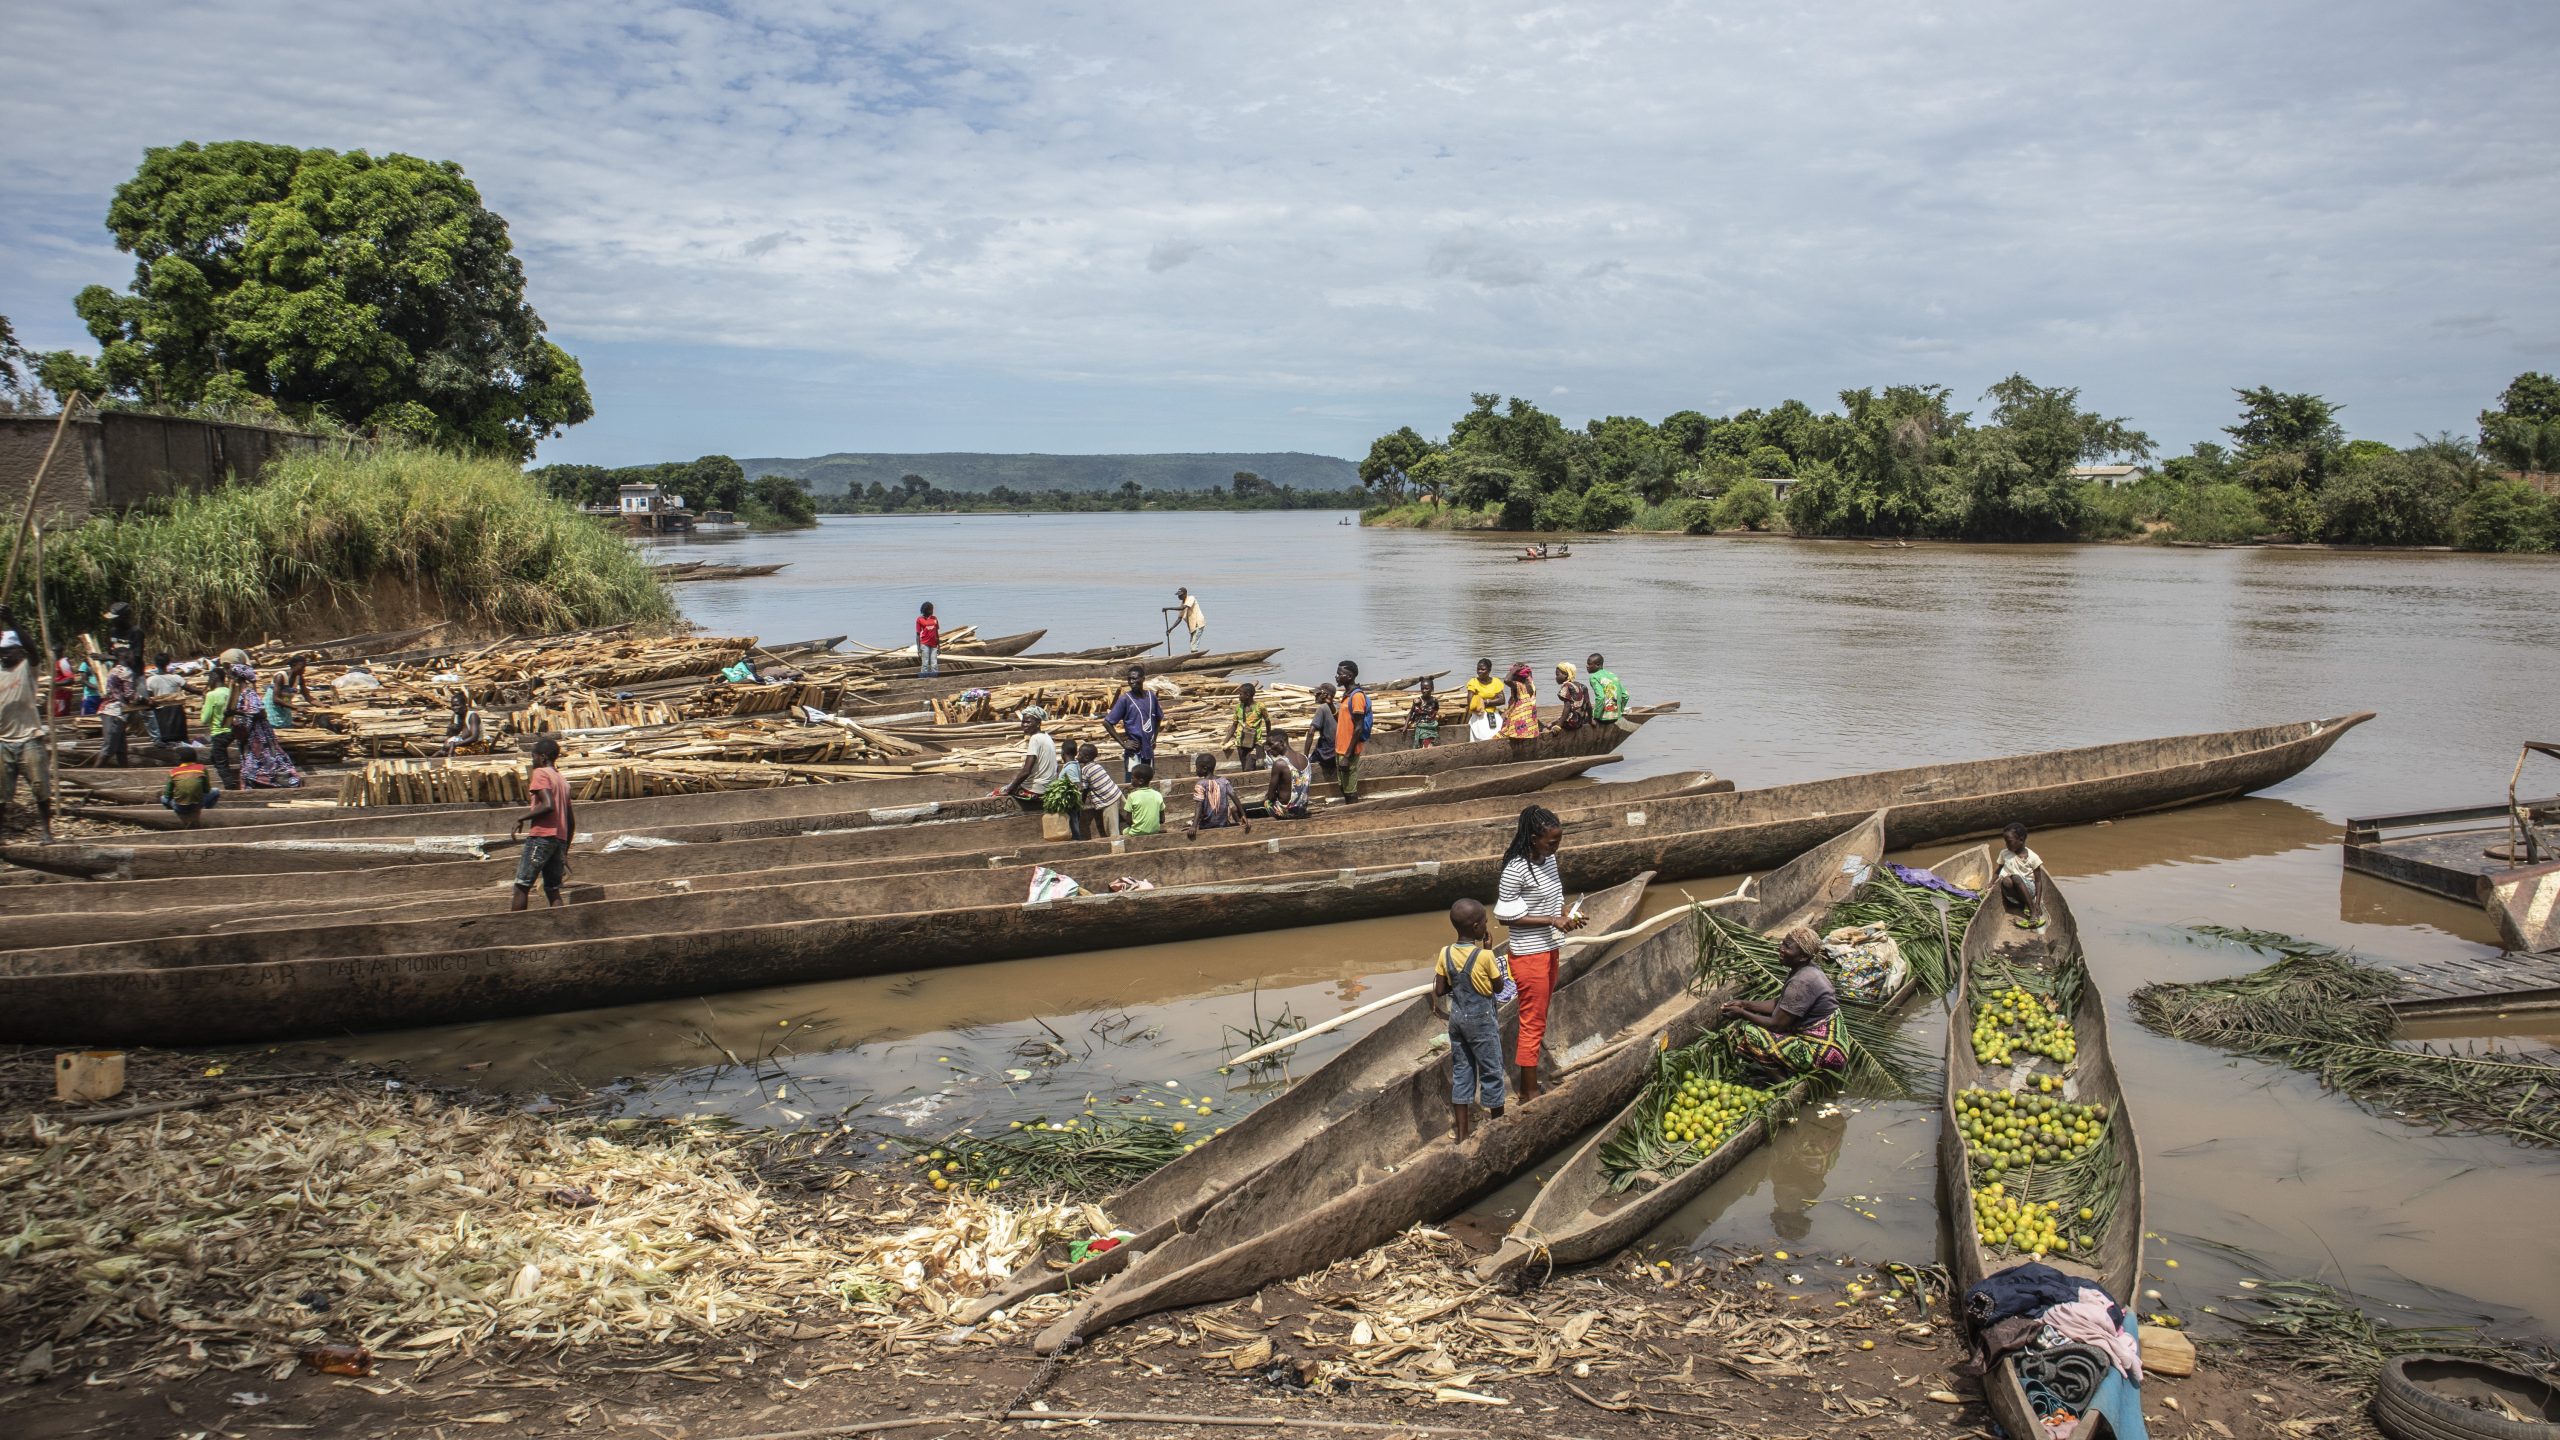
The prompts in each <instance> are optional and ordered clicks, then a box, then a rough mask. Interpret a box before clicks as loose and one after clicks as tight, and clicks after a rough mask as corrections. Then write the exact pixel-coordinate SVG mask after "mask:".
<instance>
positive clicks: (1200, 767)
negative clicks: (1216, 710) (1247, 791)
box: [1183, 750, 1253, 836]
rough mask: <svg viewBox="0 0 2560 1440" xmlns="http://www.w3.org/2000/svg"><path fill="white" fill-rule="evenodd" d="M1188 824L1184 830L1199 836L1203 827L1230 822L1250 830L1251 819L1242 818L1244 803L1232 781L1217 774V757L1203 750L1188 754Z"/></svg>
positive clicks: (1220, 826) (1214, 827) (1220, 827)
mask: <svg viewBox="0 0 2560 1440" xmlns="http://www.w3.org/2000/svg"><path fill="white" fill-rule="evenodd" d="M1191 774H1192V777H1193V778H1192V781H1191V823H1190V824H1189V825H1187V826H1185V827H1183V833H1184V834H1187V835H1193V836H1196V835H1198V834H1199V833H1200V832H1201V831H1203V830H1224V829H1226V828H1227V827H1228V826H1230V825H1240V826H1242V827H1244V833H1246V834H1247V835H1250V834H1252V833H1253V822H1252V821H1250V820H1247V819H1245V818H1244V804H1243V802H1242V801H1239V800H1238V799H1236V787H1235V784H1234V782H1232V781H1230V780H1228V779H1227V777H1226V776H1224V775H1221V774H1219V773H1218V757H1217V756H1216V755H1213V754H1211V753H1210V752H1208V751H1206V750H1203V751H1201V752H1200V753H1199V754H1197V755H1194V756H1192V757H1191Z"/></svg>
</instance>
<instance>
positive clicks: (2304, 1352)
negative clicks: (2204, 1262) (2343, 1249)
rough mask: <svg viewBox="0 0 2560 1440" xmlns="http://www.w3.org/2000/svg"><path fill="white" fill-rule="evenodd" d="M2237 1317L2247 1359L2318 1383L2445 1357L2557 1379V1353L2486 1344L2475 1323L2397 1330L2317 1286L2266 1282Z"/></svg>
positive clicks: (2363, 1381)
mask: <svg viewBox="0 0 2560 1440" xmlns="http://www.w3.org/2000/svg"><path fill="white" fill-rule="evenodd" d="M2237 1298H2238V1299H2239V1300H2240V1301H2241V1305H2242V1308H2241V1309H2240V1310H2239V1311H2238V1312H2236V1313H2235V1314H2234V1315H2233V1317H2232V1318H2234V1319H2236V1320H2237V1321H2238V1322H2239V1324H2240V1328H2241V1332H2242V1335H2243V1337H2244V1339H2243V1341H2242V1343H2243V1346H2244V1348H2246V1349H2248V1350H2249V1351H2250V1352H2251V1353H2252V1354H2255V1355H2258V1356H2261V1357H2263V1358H2265V1359H2268V1360H2271V1361H2274V1362H2275V1363H2277V1364H2281V1365H2283V1366H2285V1367H2287V1368H2288V1369H2293V1370H2298V1371H2301V1372H2303V1373H2304V1374H2307V1375H2313V1376H2316V1377H2318V1378H2320V1379H2323V1380H2328V1381H2332V1382H2335V1383H2339V1384H2347V1385H2371V1384H2373V1383H2374V1381H2375V1380H2377V1379H2378V1378H2380V1376H2381V1374H2382V1368H2383V1367H2384V1366H2385V1365H2388V1364H2390V1363H2391V1362H2392V1361H2393V1360H2394V1359H2396V1358H2398V1357H2400V1356H2402V1355H2421V1354H2423V1355H2451V1356H2453V1357H2455V1358H2457V1359H2463V1360H2480V1361H2486V1362H2487V1363H2489V1364H2493V1365H2505V1366H2508V1367H2510V1368H2513V1369H2517V1370H2523V1371H2526V1372H2528V1373H2537V1374H2540V1375H2543V1376H2545V1377H2552V1376H2555V1375H2560V1353H2555V1352H2553V1351H2552V1350H2551V1349H2550V1348H2548V1347H2547V1346H2546V1347H2539V1348H2530V1349H2528V1348H2524V1347H2519V1346H2515V1345H2508V1344H2502V1343H2500V1342H2499V1341H2497V1340H2494V1339H2492V1338H2490V1337H2489V1336H2488V1335H2487V1334H2486V1333H2484V1332H2483V1330H2482V1329H2481V1327H2479V1326H2478V1325H2471V1324H2459V1323H2454V1322H2452V1321H2450V1320H2442V1319H2440V1320H2439V1321H2438V1322H2437V1323H2430V1324H2401V1323H2395V1322H2392V1321H2388V1320H2379V1319H2376V1318H2375V1317H2374V1316H2372V1315H2370V1314H2368V1313H2366V1311H2365V1309H2364V1307H2363V1306H2362V1305H2361V1304H2359V1303H2358V1302H2357V1300H2356V1297H2355V1296H2353V1295H2350V1294H2348V1293H2347V1292H2345V1291H2343V1290H2339V1289H2336V1288H2334V1287H2332V1286H2328V1285H2323V1284H2321V1283H2320V1282H2319V1281H2317V1280H2268V1281H2262V1282H2260V1283H2259V1285H2258V1287H2257V1288H2256V1289H2255V1290H2252V1291H2250V1292H2249V1293H2248V1294H2246V1295H2244V1296H2240V1297H2237Z"/></svg>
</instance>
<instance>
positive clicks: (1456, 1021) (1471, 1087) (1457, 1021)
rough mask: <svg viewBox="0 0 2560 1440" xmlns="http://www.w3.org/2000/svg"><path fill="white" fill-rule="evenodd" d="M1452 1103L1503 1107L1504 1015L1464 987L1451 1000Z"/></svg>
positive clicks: (1485, 998) (1490, 1001)
mask: <svg viewBox="0 0 2560 1440" xmlns="http://www.w3.org/2000/svg"><path fill="white" fill-rule="evenodd" d="M1461 995H1467V996H1470V997H1471V998H1472V999H1474V1000H1475V1002H1476V1003H1475V1004H1473V1005H1468V1004H1466V1003H1465V1002H1464V1001H1462V1000H1461V999H1460V998H1459V997H1460V996H1461ZM1449 1103H1450V1104H1452V1105H1482V1106H1484V1107H1486V1108H1487V1109H1491V1108H1493V1107H1494V1106H1497V1105H1500V1104H1501V1103H1502V1012H1501V1009H1500V1007H1499V1006H1498V1005H1497V1004H1496V1002H1495V1001H1494V1000H1492V999H1491V998H1490V997H1487V996H1480V995H1473V994H1472V992H1471V991H1470V990H1469V989H1468V987H1466V986H1463V985H1462V986H1459V987H1458V989H1457V990H1456V991H1453V992H1451V994H1450V996H1449Z"/></svg>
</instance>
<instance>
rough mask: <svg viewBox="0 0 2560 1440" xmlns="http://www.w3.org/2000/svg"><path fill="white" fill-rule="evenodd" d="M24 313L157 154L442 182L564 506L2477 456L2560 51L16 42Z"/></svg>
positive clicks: (1571, 24)
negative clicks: (566, 404)
mask: <svg viewBox="0 0 2560 1440" xmlns="http://www.w3.org/2000/svg"><path fill="white" fill-rule="evenodd" d="M7 34H8V42H7V44H6V46H5V48H0V124H5V126H6V129H7V132H8V133H9V134H10V135H11V136H12V137H13V143H12V144H11V145H10V146H8V147H7V148H6V151H5V153H0V313H5V314H7V315H8V316H10V317H11V318H12V319H13V320H14V321H15V322H16V324H17V326H18V329H19V332H20V335H21V337H22V338H24V339H25V340H27V341H28V342H29V343H31V344H35V345H39V346H53V345H65V344H72V343H75V342H78V341H80V340H81V339H82V338H83V337H82V336H81V335H80V334H79V331H78V328H77V325H76V323H75V322H74V320H73V319H72V316H71V313H70V306H69V300H70V296H71V295H72V293H73V292H75V291H76V290H77V289H78V288H79V287H80V286H82V285H84V284H88V283H91V282H94V281H107V282H112V283H122V282H123V281H124V280H125V279H126V278H128V277H129V275H130V270H131V266H130V261H129V260H127V259H126V258H125V257H123V256H120V255H118V254H117V253H116V252H115V250H114V249H113V247H112V246H111V244H110V243H109V242H108V240H107V238H106V234H105V231H104V230H103V228H101V225H100V220H101V218H102V216H103V214H104V212H105V208H106V204H107V200H108V197H109V194H110V193H111V192H112V191H113V189H114V187H115V186H116V184H117V183H118V182H119V181H121V180H123V179H125V178H127V177H128V176H130V175H131V174H132V172H133V169H134V167H135V165H136V164H137V163H138V162H139V160H140V158H141V153H142V151H143V149H144V148H145V147H147V146H152V145H161V144H169V143H174V142H176V141H179V140H186V139H196V140H219V139H256V140H265V141H276V142H287V143H292V144H298V145H307V146H328V147H333V148H354V147H361V148H365V149H369V150H375V151H385V150H401V151H407V152H410V153H414V154H418V155H424V156H428V157H431V158H437V159H450V160H455V161H458V162H460V163H461V164H462V166H463V167H464V168H465V170H466V171H467V172H468V173H469V174H470V175H471V177H472V178H473V179H474V180H475V181H477V182H478V184H479V186H480V189H481V193H482V195H483V197H484V198H485V199H486V200H487V202H488V203H489V204H490V205H491V206H492V207H493V208H495V209H496V210H497V211H498V212H499V213H501V214H502V215H504V216H505V217H506V218H507V220H508V222H509V223H510V225H511V226H512V228H513V232H514V235H515V238H516V245H517V249H518V251H519V253H520V254H521V255H522V257H523V259H524V262H525V266H526V269H527V271H528V272H529V275H530V279H531V290H532V298H533V301H534V304H535V305H536V307H537V308H538V309H539V310H540V311H541V312H542V314H543V316H544V318H545V319H546V320H547V321H548V322H549V324H550V327H551V331H552V334H553V336H554V338H556V339H558V340H559V341H560V342H561V343H562V344H564V345H566V346H567V347H568V348H569V349H570V350H571V351H572V352H573V353H575V354H577V355H578V356H579V357H580V358H581V359H582V361H583V362H584V363H585V365H586V368H587V375H588V380H589V383H590V386H591V388H592V389H593V390H594V392H595V396H596V402H597V409H598V416H597V418H596V419H595V420H594V421H593V422H591V423H590V424H588V425H586V426H583V427H581V428H580V429H579V430H577V431H575V432H573V434H572V435H570V436H568V437H566V438H563V439H560V440H556V441H554V442H552V443H551V444H550V445H548V446H546V447H545V449H544V457H545V458H547V459H566V460H597V461H606V462H617V463H618V462H630V461H640V460H648V459H658V458H664V457H667V456H674V455H688V456H689V455H693V454H697V453H702V452H706V451H725V452H729V453H733V454H738V455H773V454H782V455H791V454H809V453H816V452H821V451H826V450H835V449H852V450H932V449H968V450H1005V451H1011V450H1045V451H1109V450H1141V451H1144V450H1195V449H1196V450H1209V449H1222V450H1248V449H1250V450H1264V449H1274V450H1276V449H1301V450H1313V451H1320V452H1327V453H1333V454H1342V455H1354V456H1356V455H1358V454H1360V453H1362V452H1363V451H1364V450H1365V448H1366V446H1367V444H1368V441H1369V439H1370V438H1371V437H1372V436H1374V435H1375V434H1377V433H1378V432H1379V431H1381V430H1385V429H1391V428H1393V427H1394V426H1396V425H1399V424H1406V423H1411V424H1414V425H1415V426H1417V427H1418V428H1421V429H1423V430H1425V431H1426V432H1429V433H1438V432H1440V431H1441V430H1442V429H1444V428H1445V426H1446V425H1447V423H1448V421H1449V420H1450V418H1452V417H1453V416H1454V415H1455V414H1456V413H1457V412H1458V411H1460V410H1461V409H1463V408H1464V406H1465V404H1466V396H1467V394H1468V392H1470V391H1473V390H1495V391H1500V392H1502V393H1505V394H1516V395H1522V396H1527V397H1530V398H1532V399H1535V400H1537V401H1539V402H1540V403H1542V404H1545V405H1548V406H1549V407H1551V408H1553V409H1556V410H1558V411H1560V412H1561V413H1563V414H1565V415H1566V416H1567V417H1568V418H1570V419H1574V420H1580V419H1583V418H1586V417H1590V416H1596V415H1605V414H1639V415H1644V416H1647V417H1651V418H1659V417H1661V416H1662V415H1664V414H1667V413H1669V412H1671V411H1673V410H1678V409H1683V408H1692V407H1694V408H1698V409H1703V410H1708V411H1711V412H1725V411H1730V410H1734V409H1738V408H1741V407H1744V406H1751V405H1769V404H1774V403H1776V402H1778V401H1780V400H1783V399H1785V398H1788V397H1790V396H1800V397H1804V398H1808V399H1811V400H1814V401H1816V402H1817V403H1821V402H1823V401H1825V400H1826V399H1827V397H1830V396H1832V395H1834V394H1836V392H1838V391H1839V390H1840V389H1842V388H1844V387H1849V386H1857V385H1869V384H1888V383H1894V382H1898V381H1929V382H1937V383H1943V384H1947V385H1951V386H1953V387H1954V388H1955V389H1956V391H1957V393H1958V394H1959V396H1960V397H1964V398H1965V399H1967V400H1970V399H1971V398H1972V397H1974V396H1977V395H1979V394H1980V392H1981V391H1982V389H1983V388H1984V387H1985V386H1987V385H1988V384H1990V383H1991V382H1992V381H1994V380H1997V379H1999V378H2000V377H2002V376H2003V375H2006V374H2008V373H2009V372H2010V371H2012V370H2019V371H2023V372H2025V373H2026V374H2027V375H2029V376H2030V377H2032V378H2034V379H2036V380H2038V381H2041V382H2044V383H2048V384H2070V385H2078V386H2080V387H2082V388H2083V391H2084V395H2085V399H2086V400H2087V401H2088V403H2090V404H2092V405H2093V406H2095V407H2097V408H2100V409H2103V410H2105V411H2108V412H2109V413H2115V414H2123V415H2127V416H2130V417H2132V418H2133V419H2134V420H2135V421H2136V422H2137V423H2139V424H2141V425H2143V426H2145V427H2147V428H2148V429H2150V430H2151V431H2152V433H2153V434H2154V435H2155V436H2156V437H2157V438H2159V439H2160V440H2161V441H2163V442H2164V443H2165V444H2168V445H2171V446H2177V447H2183V446H2184V445H2185V444H2186V443H2187V442H2189V441H2192V440H2195V439H2200V438H2208V437H2211V436H2213V434H2214V432H2215V430H2216V427H2218V426H2220V425H2222V424H2224V423H2227V421H2228V418H2229V412H2230V408H2231V405H2230V389H2231V387H2233V386H2236V385H2256V384H2268V385H2274V386H2277V387H2280V388H2284V389H2300V390H2316V391H2319V392H2321V393H2323V394H2325V395H2327V396H2328V397H2329V398H2330V399H2332V400H2334V401H2337V402H2340V403H2342V404H2343V405H2344V406H2345V407H2346V409H2345V415H2344V418H2345V420H2346V421H2347V423H2348V427H2349V429H2350V431H2351V432H2353V433H2356V434H2359V435H2364V436H2370V437H2374V438H2380V439H2390V440H2402V439H2405V437H2407V436H2408V435H2410V434H2411V433H2412V432H2417V431H2430V432H2431V431H2434V430H2438V429H2447V428H2450V429H2457V430H2459V429H2467V428H2469V426H2470V424H2471V421H2472V417H2473V416H2474V415H2475V414H2476V412H2477V411H2478V410H2479V409H2480V408H2481V407H2482V405H2483V404H2484V403H2486V402H2487V401H2488V400H2489V399H2490V398H2491V397H2493V396H2494V395H2495V394H2496V392H2497V391H2498V389H2499V388H2500V387H2502V386H2503V385H2504V384H2505V382H2506V381H2507V380H2508V378H2510V377H2511V376H2513V375H2514V374H2515V373H2517V372H2518V371H2520V370H2525V369H2532V368H2540V369H2546V370H2549V369H2560V86H2555V85H2554V83H2553V81H2552V76H2553V74H2554V72H2555V66H2554V61H2555V59H2560V4H2552V3H2548V0H2519V3H2513V4H2486V3H2477V4H2475V3H2436V4H2416V3H2404V0H2326V3H2300V4H2296V3H2266V4H2250V5H2231V4H2228V3H2209V4H2183V3H2157V4H2140V5H2113V6H2096V5H2056V4H2052V3H2049V0H2044V3H2011V0H1975V3H1968V4H1963V5H1947V6H1939V5H1930V4H1911V3H1907V0H1906V3H1893V4H1829V3H1820V0H1811V3H1799V4H1794V5H1788V6H1768V5H1751V6H1746V5H1697V4H1684V3H1678V0H1647V3H1639V4H1616V3H1594V0H1585V3H1580V4H1575V5H1557V6H1549V7H1533V6H1525V5H1504V4H1473V3H1452V4H1442V5H1431V6H1420V5H1417V6H1392V5H1376V4H1369V5H1359V6H1346V5H1332V4H1325V3H1301V4H1296V5H1257V6H1250V7H1248V6H1239V5H1228V4H1215V3H1212V4H1191V5H1176V4H1170V3H1159V4H1129V5H1113V4H1079V5H1067V6H1042V7H1035V6H1033V5H1029V4H1023V3H1013V4H1001V3H979V0H940V3H935V4H930V5H914V6H908V5H892V4H853V3H832V0H811V3H800V4H783V3H773V4H765V3H755V0H741V3H732V4H702V5H669V4H658V3H646V0H630V3H619V4H601V3H597V4H590V3H583V0H555V3H550V4H544V5H523V4H518V3H513V0H436V3H433V4H412V3H405V0H369V3H362V4H357V3H339V4H325V5H324V4H311V3H296V0H260V3H254V4H241V3H231V0H212V3H199V4H193V5H187V6H183V7H181V6H170V5H166V4H146V3H133V0H93V3H89V4H85V5H79V6H38V5H34V4H16V5H12V6H10V13H9V19H8V22H7Z"/></svg>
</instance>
